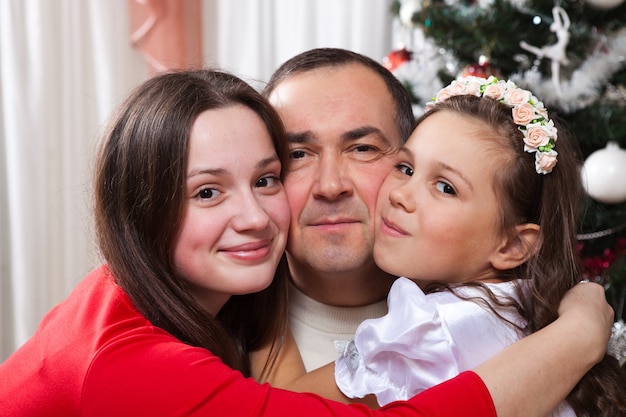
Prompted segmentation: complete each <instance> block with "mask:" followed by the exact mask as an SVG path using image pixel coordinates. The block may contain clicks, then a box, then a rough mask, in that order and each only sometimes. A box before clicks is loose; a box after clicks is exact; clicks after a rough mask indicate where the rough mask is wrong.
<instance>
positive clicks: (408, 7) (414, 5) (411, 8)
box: [399, 0, 422, 27]
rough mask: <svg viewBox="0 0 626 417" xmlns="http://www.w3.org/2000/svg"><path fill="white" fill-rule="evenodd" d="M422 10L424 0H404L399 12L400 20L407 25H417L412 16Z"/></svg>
mask: <svg viewBox="0 0 626 417" xmlns="http://www.w3.org/2000/svg"><path fill="white" fill-rule="evenodd" d="M420 10H422V0H403V1H402V4H401V5H400V12H399V16H400V22H402V24H403V25H404V26H407V27H415V26H417V25H416V24H415V23H413V21H412V18H413V15H414V14H415V13H418V12H419V11H420Z"/></svg>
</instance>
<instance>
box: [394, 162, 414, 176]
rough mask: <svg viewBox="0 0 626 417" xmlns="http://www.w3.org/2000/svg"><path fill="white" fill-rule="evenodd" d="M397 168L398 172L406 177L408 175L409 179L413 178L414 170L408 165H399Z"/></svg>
mask: <svg viewBox="0 0 626 417" xmlns="http://www.w3.org/2000/svg"><path fill="white" fill-rule="evenodd" d="M396 168H398V171H400V172H401V173H403V174H404V175H408V176H409V177H412V176H413V168H411V167H410V166H408V165H405V164H398V165H396Z"/></svg>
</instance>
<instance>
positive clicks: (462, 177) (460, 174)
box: [437, 161, 474, 191]
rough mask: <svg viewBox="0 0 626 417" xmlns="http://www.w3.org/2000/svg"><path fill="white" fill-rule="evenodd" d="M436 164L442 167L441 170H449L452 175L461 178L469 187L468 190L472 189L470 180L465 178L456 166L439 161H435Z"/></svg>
mask: <svg viewBox="0 0 626 417" xmlns="http://www.w3.org/2000/svg"><path fill="white" fill-rule="evenodd" d="M437 166H438V167H439V168H440V169H442V170H446V171H450V172H452V173H453V174H454V175H456V176H458V177H459V178H461V179H462V180H463V182H465V183H466V184H467V186H468V187H469V188H470V190H472V191H473V190H474V187H473V186H472V183H471V182H470V180H469V178H467V177H466V176H465V175H463V174H462V173H461V171H459V170H458V169H456V168H453V167H451V166H450V165H448V164H446V163H443V162H441V161H438V162H437Z"/></svg>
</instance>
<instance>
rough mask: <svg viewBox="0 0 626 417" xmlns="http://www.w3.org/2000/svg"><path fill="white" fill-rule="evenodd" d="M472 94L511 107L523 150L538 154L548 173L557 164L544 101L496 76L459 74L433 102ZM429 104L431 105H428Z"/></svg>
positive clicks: (540, 169) (537, 160)
mask: <svg viewBox="0 0 626 417" xmlns="http://www.w3.org/2000/svg"><path fill="white" fill-rule="evenodd" d="M461 95H472V96H476V97H489V98H492V99H494V100H497V101H499V102H500V103H503V104H506V105H507V106H509V107H511V108H512V116H513V122H514V123H515V124H516V125H518V129H519V130H520V131H521V132H522V133H523V134H524V150H525V151H526V152H530V153H533V152H534V153H535V169H536V170H537V173H539V174H549V173H550V172H552V168H554V166H555V165H556V162H557V158H556V157H557V155H558V153H557V152H556V151H555V150H554V144H555V143H556V138H557V130H556V128H555V127H554V122H553V121H552V120H551V119H548V111H547V110H546V109H545V107H544V106H543V103H542V102H541V101H539V100H538V99H537V97H535V96H534V95H533V94H532V93H531V92H530V91H528V90H524V89H523V88H519V87H518V86H517V85H515V83H514V82H513V81H502V80H498V79H497V78H496V77H493V76H491V77H489V78H487V79H485V78H479V77H472V76H469V77H459V78H457V79H456V80H454V81H452V82H451V83H450V84H449V85H448V86H447V87H444V88H442V89H441V90H439V92H438V93H437V95H436V96H435V98H433V102H432V103H428V104H434V103H437V102H442V101H446V100H447V99H448V98H450V97H452V96H461ZM427 106H428V105H427Z"/></svg>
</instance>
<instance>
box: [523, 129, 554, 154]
mask: <svg viewBox="0 0 626 417" xmlns="http://www.w3.org/2000/svg"><path fill="white" fill-rule="evenodd" d="M549 133H550V132H549V131H547V130H546V129H544V128H543V126H541V125H540V124H535V125H530V126H528V128H527V129H526V135H525V137H524V143H525V144H526V145H527V146H528V147H529V148H532V150H531V151H528V150H526V151H527V152H534V151H536V150H537V148H539V147H540V146H545V145H546V144H547V143H548V142H549V141H550V135H549Z"/></svg>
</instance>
